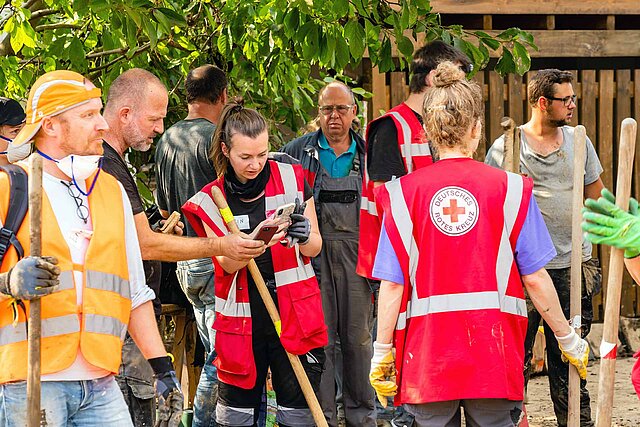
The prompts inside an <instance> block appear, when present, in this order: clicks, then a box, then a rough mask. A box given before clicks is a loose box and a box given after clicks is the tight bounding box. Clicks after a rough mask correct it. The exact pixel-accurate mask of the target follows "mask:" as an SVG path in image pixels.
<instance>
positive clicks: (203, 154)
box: [156, 65, 227, 427]
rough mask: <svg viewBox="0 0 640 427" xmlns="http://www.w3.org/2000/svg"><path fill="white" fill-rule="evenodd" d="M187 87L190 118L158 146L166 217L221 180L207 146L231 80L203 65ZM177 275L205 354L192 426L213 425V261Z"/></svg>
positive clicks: (182, 268) (181, 268)
mask: <svg viewBox="0 0 640 427" xmlns="http://www.w3.org/2000/svg"><path fill="white" fill-rule="evenodd" d="M185 89H186V93H187V103H188V108H189V112H188V114H187V117H186V118H185V119H184V120H180V121H179V122H177V123H176V124H174V125H173V126H171V127H170V128H169V129H167V131H166V132H165V133H164V134H163V135H162V137H161V138H160V140H159V141H158V145H157V147H156V178H157V183H158V189H157V193H156V198H157V201H158V207H159V208H160V211H161V212H162V214H163V216H164V217H165V218H166V217H167V216H168V215H169V214H170V213H171V212H173V211H177V212H180V208H181V206H182V205H183V204H184V203H185V202H186V201H187V200H189V198H191V196H193V195H194V194H196V193H197V192H198V191H200V189H201V188H202V187H204V186H205V185H207V184H208V183H210V182H212V181H215V179H216V178H217V177H216V172H215V170H214V168H213V166H212V164H211V162H210V161H209V147H210V146H211V137H212V136H213V133H214V131H215V129H216V124H217V122H218V118H219V117H220V112H221V111H222V108H223V107H224V104H225V103H226V102H227V77H226V75H225V73H224V71H222V70H221V69H220V68H218V67H216V66H214V65H203V66H201V67H198V68H195V69H193V70H191V71H190V72H189V74H188V75H187V79H186V81H185ZM185 232H186V233H185V234H186V235H187V236H190V237H196V236H197V235H196V233H195V231H194V230H193V229H192V228H191V226H190V225H189V223H188V222H186V221H185ZM176 274H177V276H178V281H179V282H180V286H181V287H182V290H183V291H184V293H185V295H186V296H187V298H188V299H189V301H190V302H191V304H192V305H193V311H194V313H195V316H196V323H197V325H198V332H199V334H200V338H201V339H202V342H203V344H204V347H205V351H206V353H207V360H206V363H205V365H204V369H203V371H202V375H201V376H200V382H199V383H198V389H197V391H196V396H195V399H194V403H193V405H194V411H193V412H194V414H193V415H194V416H193V426H194V427H199V426H209V425H215V424H214V422H213V420H214V414H215V402H216V400H217V374H216V368H215V366H213V363H212V362H213V358H214V353H213V345H214V335H213V334H214V332H213V329H212V326H213V319H214V315H215V310H214V302H215V297H214V292H213V290H214V289H213V264H212V262H211V258H199V259H194V260H190V261H178V267H177V270H176Z"/></svg>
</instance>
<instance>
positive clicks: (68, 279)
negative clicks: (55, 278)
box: [58, 270, 75, 291]
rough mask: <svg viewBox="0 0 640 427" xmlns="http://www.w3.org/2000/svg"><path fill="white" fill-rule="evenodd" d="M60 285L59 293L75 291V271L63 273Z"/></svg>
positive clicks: (60, 277)
mask: <svg viewBox="0 0 640 427" xmlns="http://www.w3.org/2000/svg"><path fill="white" fill-rule="evenodd" d="M59 280H60V285H59V286H58V290H59V291H67V290H69V289H74V288H75V285H74V283H73V271H69V270H67V271H63V272H61V273H60V276H59Z"/></svg>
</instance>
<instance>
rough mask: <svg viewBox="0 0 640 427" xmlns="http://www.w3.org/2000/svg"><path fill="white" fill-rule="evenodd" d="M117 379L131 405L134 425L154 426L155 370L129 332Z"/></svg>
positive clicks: (128, 403) (129, 405) (126, 400)
mask: <svg viewBox="0 0 640 427" xmlns="http://www.w3.org/2000/svg"><path fill="white" fill-rule="evenodd" d="M116 381H117V382H118V386H120V390H121V391H122V395H123V396H124V400H125V402H127V406H128V407H129V414H130V415H131V421H133V425H134V426H135V427H140V426H152V425H153V424H154V420H155V413H156V410H155V406H156V404H155V392H154V389H153V370H152V369H151V366H150V365H149V362H147V360H146V359H145V358H144V356H143V355H142V353H141V352H140V350H139V349H138V347H137V346H136V345H135V343H134V342H133V339H132V338H131V336H130V335H129V334H127V337H126V338H125V340H124V344H123V346H122V364H121V365H120V372H119V373H118V375H117V376H116Z"/></svg>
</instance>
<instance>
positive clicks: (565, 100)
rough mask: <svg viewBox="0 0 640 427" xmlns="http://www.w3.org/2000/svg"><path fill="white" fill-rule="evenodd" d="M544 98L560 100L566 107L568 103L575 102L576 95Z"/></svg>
mask: <svg viewBox="0 0 640 427" xmlns="http://www.w3.org/2000/svg"><path fill="white" fill-rule="evenodd" d="M545 98H547V99H549V100H551V101H562V103H563V104H564V106H565V107H568V106H569V105H571V103H572V102H573V103H574V104H575V103H576V99H578V97H577V96H576V95H570V96H565V97H564V98H554V97H551V96H545Z"/></svg>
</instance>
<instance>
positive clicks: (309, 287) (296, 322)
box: [278, 280, 328, 355]
mask: <svg viewBox="0 0 640 427" xmlns="http://www.w3.org/2000/svg"><path fill="white" fill-rule="evenodd" d="M285 292H286V293H288V294H289V295H288V298H287V297H285V295H283V293H285ZM285 301H291V303H290V304H284V302H285ZM278 303H279V304H278V305H279V306H280V316H281V317H282V335H281V337H280V341H281V342H282V346H283V347H284V348H285V349H286V350H287V351H288V352H290V353H292V354H298V355H300V354H305V353H307V352H308V351H309V350H311V349H314V348H318V347H323V346H325V345H327V342H328V336H327V326H326V325H325V323H324V314H323V312H322V298H321V296H320V288H319V287H318V283H317V281H316V280H305V281H303V282H299V283H297V284H296V286H282V287H280V288H278Z"/></svg>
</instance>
